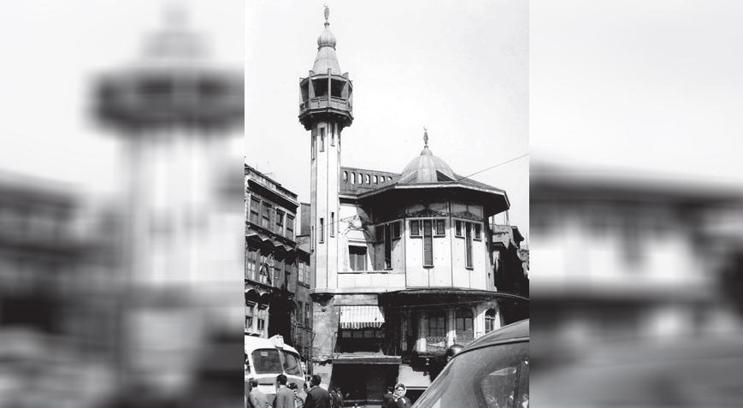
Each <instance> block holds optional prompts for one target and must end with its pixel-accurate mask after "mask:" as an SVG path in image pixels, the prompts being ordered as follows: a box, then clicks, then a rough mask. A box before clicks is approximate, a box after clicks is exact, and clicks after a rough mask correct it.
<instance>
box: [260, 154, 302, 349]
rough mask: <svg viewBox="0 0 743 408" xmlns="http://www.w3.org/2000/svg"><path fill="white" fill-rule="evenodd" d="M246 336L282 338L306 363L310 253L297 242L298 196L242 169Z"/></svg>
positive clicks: (268, 179) (261, 175) (270, 180)
mask: <svg viewBox="0 0 743 408" xmlns="http://www.w3.org/2000/svg"><path fill="white" fill-rule="evenodd" d="M245 188H246V190H245V193H246V195H245V197H246V201H245V206H246V218H245V219H246V229H245V334H246V335H250V336H258V337H271V336H274V335H277V334H278V335H281V336H282V337H283V338H284V341H285V342H286V343H287V344H290V345H292V346H294V347H295V348H296V349H297V350H298V351H299V352H300V354H302V357H304V358H305V359H309V358H310V353H311V351H312V349H311V346H310V345H311V342H312V330H311V328H312V302H311V300H310V297H309V291H310V285H311V277H310V273H309V264H310V259H309V253H308V252H307V250H306V249H303V248H302V247H301V245H298V243H297V235H296V233H297V230H296V226H297V224H298V223H297V208H298V206H299V203H298V201H297V195H296V194H295V193H293V192H291V191H289V190H287V189H286V188H284V187H282V186H281V184H279V183H277V182H276V181H274V180H272V179H271V178H269V177H267V176H266V175H264V174H262V173H261V172H259V171H257V170H256V169H254V168H253V167H251V166H248V165H245Z"/></svg>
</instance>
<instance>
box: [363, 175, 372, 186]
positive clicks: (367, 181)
mask: <svg viewBox="0 0 743 408" xmlns="http://www.w3.org/2000/svg"><path fill="white" fill-rule="evenodd" d="M364 183H366V184H371V180H370V179H369V175H368V174H366V175H364Z"/></svg>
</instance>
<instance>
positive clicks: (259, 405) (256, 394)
mask: <svg viewBox="0 0 743 408" xmlns="http://www.w3.org/2000/svg"><path fill="white" fill-rule="evenodd" d="M250 388H251V389H250V396H249V397H248V399H249V401H250V404H251V405H252V406H253V408H267V407H270V405H269V404H268V399H267V398H266V394H264V393H262V392H261V390H259V389H258V380H256V379H255V378H251V379H250Z"/></svg>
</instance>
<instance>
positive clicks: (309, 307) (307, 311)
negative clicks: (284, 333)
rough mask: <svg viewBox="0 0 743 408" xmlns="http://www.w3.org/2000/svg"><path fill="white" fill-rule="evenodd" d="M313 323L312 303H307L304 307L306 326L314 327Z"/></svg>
mask: <svg viewBox="0 0 743 408" xmlns="http://www.w3.org/2000/svg"><path fill="white" fill-rule="evenodd" d="M311 321H312V303H307V304H306V305H305V306H304V325H305V326H307V327H312V324H311Z"/></svg>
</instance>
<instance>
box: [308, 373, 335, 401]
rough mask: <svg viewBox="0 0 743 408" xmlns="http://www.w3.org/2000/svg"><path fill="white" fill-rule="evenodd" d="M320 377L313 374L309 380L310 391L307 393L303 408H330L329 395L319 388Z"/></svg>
mask: <svg viewBox="0 0 743 408" xmlns="http://www.w3.org/2000/svg"><path fill="white" fill-rule="evenodd" d="M320 382H321V379H320V376H319V375H317V374H315V375H313V376H312V379H311V380H310V390H309V391H307V399H306V400H305V401H304V408H330V394H329V393H328V392H327V391H326V390H324V389H323V388H322V387H320Z"/></svg>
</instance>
